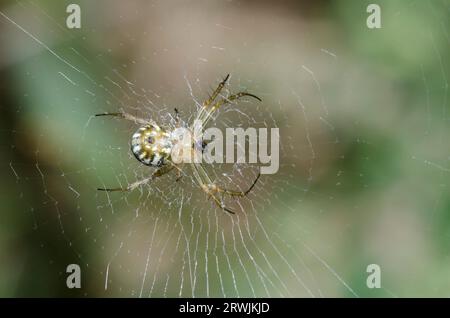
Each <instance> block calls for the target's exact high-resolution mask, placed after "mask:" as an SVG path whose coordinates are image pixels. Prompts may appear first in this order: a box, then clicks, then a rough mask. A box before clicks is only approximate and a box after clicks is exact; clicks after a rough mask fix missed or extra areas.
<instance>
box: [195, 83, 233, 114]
mask: <svg viewBox="0 0 450 318" xmlns="http://www.w3.org/2000/svg"><path fill="white" fill-rule="evenodd" d="M228 78H230V74H227V76H225V78H224V79H223V80H222V82H220V83H219V85H218V86H217V88H216V89H215V90H214V92H213V93H212V95H211V96H210V97H209V98H208V99H207V100H205V101H204V102H203V104H202V109H201V110H200V111H199V113H198V115H197V119H199V118H200V117H202V116H204V115H203V114H204V113H205V109H206V108H208V106H209V105H211V103H212V102H213V101H214V100H215V99H216V98H217V96H218V95H219V94H220V92H221V91H222V89H223V88H224V86H225V84H226V83H227V81H228Z"/></svg>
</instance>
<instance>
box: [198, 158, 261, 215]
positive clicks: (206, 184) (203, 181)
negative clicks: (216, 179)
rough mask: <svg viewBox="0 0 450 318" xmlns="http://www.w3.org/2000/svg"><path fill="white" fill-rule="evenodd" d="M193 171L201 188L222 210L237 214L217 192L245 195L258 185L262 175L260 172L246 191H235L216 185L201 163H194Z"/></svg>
mask: <svg viewBox="0 0 450 318" xmlns="http://www.w3.org/2000/svg"><path fill="white" fill-rule="evenodd" d="M193 172H194V177H195V178H196V180H197V182H198V183H199V185H200V187H201V189H202V190H203V191H204V192H205V193H206V194H207V195H208V196H209V197H210V198H211V199H213V201H214V203H215V204H216V205H217V206H218V207H219V208H221V209H222V210H224V211H226V212H228V213H231V214H236V213H235V212H234V211H232V210H230V209H229V208H227V207H226V206H225V204H224V203H223V202H222V201H221V200H219V199H218V198H217V196H216V193H220V194H228V195H230V196H239V197H245V196H246V195H247V194H248V193H249V192H250V191H251V190H252V189H253V188H254V187H255V185H256V182H258V179H259V177H260V174H259V173H258V176H257V177H256V179H255V181H253V183H252V185H251V186H250V187H249V188H248V189H247V190H246V191H234V190H227V189H223V188H221V187H218V186H217V185H215V184H214V183H213V182H212V181H211V179H210V178H209V176H208V174H207V173H206V171H205V169H204V168H203V167H202V166H201V164H193Z"/></svg>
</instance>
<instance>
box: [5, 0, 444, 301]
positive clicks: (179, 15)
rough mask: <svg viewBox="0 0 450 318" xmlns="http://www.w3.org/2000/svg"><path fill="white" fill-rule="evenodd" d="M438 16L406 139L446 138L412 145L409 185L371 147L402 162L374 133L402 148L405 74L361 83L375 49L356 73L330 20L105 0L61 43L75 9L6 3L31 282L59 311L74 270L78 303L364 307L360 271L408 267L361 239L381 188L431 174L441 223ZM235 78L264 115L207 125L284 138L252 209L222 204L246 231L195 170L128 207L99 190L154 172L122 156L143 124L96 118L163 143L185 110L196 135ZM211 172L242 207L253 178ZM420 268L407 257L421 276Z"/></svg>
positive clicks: (11, 153) (394, 289) (232, 114)
mask: <svg viewBox="0 0 450 318" xmlns="http://www.w3.org/2000/svg"><path fill="white" fill-rule="evenodd" d="M442 3H445V2H442ZM440 4H441V3H439V4H436V2H429V4H427V5H425V7H426V11H425V12H426V14H424V16H425V18H423V23H425V24H426V25H427V26H428V27H429V32H428V31H424V32H423V34H420V41H422V43H426V45H427V46H428V47H429V48H430V49H429V51H430V52H429V55H430V57H429V58H427V59H423V60H419V62H417V61H415V60H413V61H412V62H411V64H410V65H414V66H415V67H417V65H418V64H421V66H422V67H419V69H418V70H416V71H415V72H413V74H414V76H417V77H418V78H419V82H420V83H421V87H420V88H418V89H420V90H423V92H424V93H423V94H422V95H421V96H422V97H424V99H423V100H422V101H418V102H417V103H416V104H414V106H416V105H419V106H416V107H417V108H415V109H414V111H413V110H411V111H410V112H408V115H407V116H408V119H407V120H406V119H405V129H407V128H408V127H411V126H412V127H414V125H413V124H414V123H416V124H417V126H415V127H414V128H413V130H408V132H409V133H412V134H414V135H415V136H417V137H418V138H421V139H423V142H424V143H426V141H427V140H430V139H431V138H435V137H436V136H438V138H437V139H435V141H434V143H435V145H436V146H437V147H433V149H430V148H426V147H425V148H423V149H422V148H418V147H415V146H413V145H412V144H408V142H411V140H412V139H408V142H406V143H404V144H403V145H404V147H406V148H407V150H405V152H404V153H402V155H405V158H403V159H404V160H406V161H407V162H408V165H406V167H405V168H404V169H403V170H402V169H400V167H399V166H398V165H397V164H395V163H391V162H390V161H389V160H387V161H389V162H388V164H387V165H386V166H387V170H384V169H385V168H384V166H383V167H381V166H379V165H378V162H379V160H382V159H383V158H384V157H383V156H384V153H383V152H382V151H378V150H379V147H387V148H388V149H391V148H390V147H395V144H396V142H395V141H391V139H389V140H385V139H383V138H384V137H380V136H381V135H380V134H378V133H376V134H373V135H371V134H367V130H371V129H375V127H376V129H380V131H381V130H383V129H386V130H389V129H391V130H390V132H391V133H392V134H394V135H395V136H397V137H395V138H392V139H394V140H395V139H396V138H398V139H400V138H401V137H402V134H403V132H401V131H398V130H395V129H394V128H393V127H388V126H391V124H392V123H394V122H395V121H396V120H398V118H401V117H399V116H401V114H402V113H401V111H402V109H401V107H396V106H395V105H396V101H398V102H399V104H401V105H404V103H405V102H404V101H405V100H407V98H405V97H404V96H402V95H401V93H396V92H395V91H394V89H393V88H392V86H390V85H392V83H395V81H396V79H395V77H394V76H392V77H389V79H390V82H388V83H386V82H383V81H382V80H381V79H380V78H382V76H380V75H378V74H377V73H376V72H375V73H371V71H372V70H371V69H365V66H364V62H362V60H364V59H365V58H368V57H370V54H366V55H364V54H365V53H364V52H367V51H364V49H365V48H364V47H362V48H359V50H360V51H358V49H355V50H356V53H353V54H355V55H358V54H359V55H358V57H357V59H358V61H359V62H358V63H356V64H355V63H354V62H353V60H352V54H351V53H350V54H349V53H348V52H347V50H346V49H345V44H342V43H339V41H337V40H336V39H332V38H327V37H326V35H328V37H330V26H329V25H327V24H326V23H325V22H323V23H322V22H318V21H321V20H308V19H306V20H305V19H301V18H298V16H297V14H296V13H294V12H285V11H284V10H286V9H283V10H281V11H280V12H278V11H276V12H272V9H271V7H270V5H269V4H264V5H261V7H260V11H257V12H255V13H254V14H253V13H252V12H253V11H254V7H253V6H254V5H255V4H252V3H234V2H230V3H221V2H211V3H209V2H208V3H207V4H206V3H203V4H202V5H200V4H199V3H196V4H191V5H188V4H187V3H185V2H176V1H175V2H167V3H164V4H163V3H160V2H150V3H147V2H145V3H144V2H139V1H136V2H132V1H127V4H126V5H125V4H124V3H123V1H122V2H121V1H108V2H107V3H106V2H104V1H98V2H96V4H93V3H91V2H90V3H87V2H86V3H85V2H82V3H81V9H82V19H83V20H82V21H83V26H82V29H81V30H68V29H67V28H66V26H65V18H66V14H65V6H66V5H67V4H64V3H61V4H58V5H54V4H52V5H47V4H45V3H44V2H41V1H20V2H18V1H17V2H11V4H10V5H9V6H4V7H3V8H2V9H1V13H0V25H2V29H3V30H4V31H2V32H1V38H2V40H1V41H2V43H3V44H2V46H3V48H2V51H4V54H3V56H5V58H4V62H3V63H2V64H3V65H2V68H4V69H6V70H7V74H10V79H11V82H8V83H7V86H6V91H7V92H6V93H7V94H8V95H9V96H12V97H11V99H13V100H14V101H11V102H8V104H7V105H8V106H9V107H8V108H7V109H5V114H7V118H11V122H9V123H8V124H6V125H5V127H2V130H1V133H2V135H3V136H2V143H3V146H4V149H7V150H6V151H5V152H4V154H3V155H2V157H1V159H0V160H1V163H2V166H3V167H4V169H3V170H4V172H3V176H4V178H5V180H7V183H6V184H7V187H8V188H10V189H8V191H6V192H5V193H8V194H10V196H11V198H10V199H8V202H9V201H11V202H12V205H13V206H14V207H15V208H16V209H17V211H19V212H18V213H21V215H24V218H25V219H26V220H27V221H26V222H25V224H27V226H29V227H30V228H33V232H32V234H30V235H31V237H32V239H31V241H33V242H32V243H28V244H30V246H31V247H30V249H31V250H34V249H36V250H37V251H38V252H33V255H39V256H37V257H38V259H37V260H34V261H33V260H30V261H29V263H30V264H32V265H28V266H34V265H33V264H37V265H39V264H41V265H40V266H42V267H45V268H48V269H45V270H43V269H40V270H39V272H42V273H46V275H47V276H45V277H47V279H48V280H49V281H53V282H55V284H56V285H57V286H62V287H58V290H59V293H64V294H68V295H71V293H73V292H76V291H70V290H67V289H66V288H65V285H64V284H65V277H66V274H65V266H66V265H68V264H71V263H76V264H79V265H80V266H81V270H82V275H83V276H82V277H83V287H82V289H81V291H80V293H81V294H82V295H86V296H96V295H97V296H134V297H213V296H217V297H261V296H262V297H265V296H271V297H294V296H295V297H299V296H300V297H303V296H306V297H323V296H352V297H354V296H360V295H372V294H371V291H370V290H368V289H367V288H366V285H365V278H366V273H365V268H366V266H367V264H370V263H372V262H375V263H381V265H382V266H384V267H385V268H386V271H387V276H388V277H389V276H394V275H395V273H397V272H398V267H396V266H400V265H395V264H397V263H395V262H393V263H391V262H390V261H389V260H387V259H386V258H385V257H384V256H383V255H385V254H384V253H383V252H382V251H380V250H379V249H380V247H379V245H378V244H377V242H379V240H381V238H382V237H383V235H382V234H381V233H378V232H377V231H381V230H380V229H379V228H380V227H381V228H383V229H386V227H383V224H381V225H378V226H374V227H369V226H367V227H366V228H365V227H364V226H365V221H364V220H362V218H364V217H367V218H368V220H371V221H373V222H375V220H377V219H376V217H375V216H374V215H375V214H376V211H375V210H374V209H373V208H372V204H374V202H381V201H382V200H389V196H388V195H387V194H386V193H384V192H383V193H382V194H380V193H378V192H377V191H381V190H380V187H381V186H382V185H383V184H388V185H389V187H390V189H395V187H396V186H400V187H402V183H401V182H394V181H392V180H390V179H389V178H391V177H392V174H394V175H395V174H396V173H397V175H396V176H397V177H398V178H399V179H401V180H404V178H405V177H404V175H405V174H407V173H408V171H410V170H408V169H413V170H414V169H415V168H418V169H419V170H421V171H422V172H423V173H424V174H426V176H419V175H418V174H413V176H416V177H417V178H419V180H420V178H422V177H423V178H426V179H425V180H426V181H422V183H421V184H422V185H425V184H427V185H428V186H429V187H431V190H430V191H431V194H429V195H424V196H425V197H423V199H424V201H425V202H428V200H429V202H430V203H429V205H430V206H434V210H433V211H434V216H435V218H439V215H440V214H439V211H440V209H441V208H440V207H441V206H442V204H445V203H443V201H444V198H445V197H446V196H445V194H446V193H448V187H447V185H448V182H447V179H448V178H447V177H448V172H449V169H448V168H447V166H448V158H449V157H448V156H449V153H448V149H446V150H444V149H443V148H445V147H443V146H444V145H445V132H447V133H448V113H447V107H448V77H447V76H448V72H447V69H448V66H447V65H446V61H445V55H444V54H446V53H447V54H448V43H449V36H448V32H447V30H448V19H445V16H443V15H442V14H441V13H440V11H439V10H438V9H437V6H438V5H440ZM417 6H418V5H417V4H416V2H411V4H409V6H407V7H405V8H404V10H405V11H406V12H410V11H412V12H414V13H415V14H418V13H417V12H421V11H420V10H419V9H420V8H417ZM444 6H445V5H444ZM105 8H108V9H107V10H106V9H105ZM302 8H303V7H302ZM361 8H362V9H361ZM361 8H360V7H358V10H360V9H361V10H360V11H361V12H359V11H358V13H357V14H356V16H357V17H358V18H359V19H360V21H359V22H358V23H360V28H361V30H362V31H361V32H367V29H366V28H365V25H364V17H365V16H366V13H365V11H364V6H361ZM386 8H387V9H386V10H387V14H386V16H389V17H400V18H399V20H397V25H395V26H392V27H397V28H401V27H402V23H405V24H408V25H409V23H410V22H411V21H410V20H408V19H413V18H410V17H409V16H408V18H404V20H402V19H401V18H402V17H403V16H404V15H406V13H403V12H405V11H402V9H399V8H402V7H401V6H397V7H395V6H393V7H392V8H391V7H386ZM445 8H446V9H447V13H448V5H447V6H446V7H445ZM355 10H356V9H355ZM337 11H338V12H340V11H339V10H337ZM207 12H209V14H208V13H207ZM250 14H251V18H249V16H250ZM428 17H431V19H432V20H433V21H434V22H433V24H431V22H430V21H431V20H430V19H428ZM447 18H448V16H447ZM336 19H337V20H336V21H337V22H335V23H341V24H342V25H343V29H345V28H346V27H350V23H348V22H347V24H346V22H342V21H340V20H339V19H345V14H344V13H342V14H341V15H338V17H337V18H336ZM386 19H387V18H386ZM387 20H388V19H387ZM388 21H389V20H388ZM355 23H356V22H355ZM427 23H430V24H427ZM386 28H388V26H386ZM292 30H302V32H301V34H298V33H297V32H292ZM379 32H387V31H379ZM322 36H323V37H322ZM340 36H341V35H340ZM368 36H369V37H373V39H375V40H376V39H377V35H376V34H369V35H368ZM317 39H321V40H317ZM442 43H443V44H442ZM354 45H355V46H356V47H357V46H358V44H354ZM440 45H446V46H447V47H440ZM339 52H343V53H342V55H341V54H340V53H339ZM445 52H446V53H445ZM380 54H381V53H380ZM376 56H377V55H376V53H375V57H374V58H376ZM411 58H412V59H413V58H414V57H411ZM374 63H375V62H374ZM417 63H418V64H417ZM426 63H430V64H432V65H434V67H435V68H436V70H437V71H436V72H435V70H434V68H433V67H431V68H430V67H428V66H429V65H427V64H426ZM406 71H407V70H405V69H400V70H398V73H401V72H406ZM228 73H230V74H231V78H230V84H229V85H228V86H227V87H226V91H228V92H237V91H242V90H248V91H249V92H252V93H254V94H255V95H257V96H260V97H261V98H262V99H263V102H262V103H258V102H255V101H250V100H244V99H243V100H241V101H240V102H239V103H237V104H233V105H229V106H226V107H224V108H222V109H221V110H220V111H219V112H218V114H217V116H216V117H215V118H214V120H213V121H212V122H211V123H210V124H209V125H210V126H215V127H218V128H220V129H221V130H222V131H224V130H225V128H226V127H243V128H246V127H256V128H259V127H267V128H272V127H278V128H280V137H281V140H280V143H281V145H280V170H279V172H278V173H277V174H275V175H265V176H263V177H261V179H260V181H259V182H258V183H257V185H256V187H255V189H254V190H253V191H252V192H251V193H250V194H249V196H248V197H247V198H243V199H239V200H234V199H233V200H231V199H230V200H227V204H230V206H231V207H233V209H234V210H236V211H237V214H236V215H229V214H227V213H225V212H224V211H221V210H220V209H217V208H216V207H215V205H214V204H213V202H211V201H210V200H208V198H207V197H206V195H205V194H204V193H203V192H202V191H201V189H200V188H199V187H198V186H197V185H196V184H195V182H194V180H193V179H192V175H191V171H190V168H189V167H188V166H186V167H184V169H183V173H184V174H183V177H182V179H181V180H180V181H175V179H176V176H175V174H172V173H171V174H168V175H165V176H164V177H161V178H159V179H157V180H155V181H154V182H151V183H149V184H147V185H145V186H143V187H140V188H138V189H136V190H134V191H132V192H127V193H104V192H98V191H96V189H97V188H98V187H104V186H106V187H115V186H126V185H127V184H129V183H132V182H134V181H136V180H141V179H143V178H145V177H147V176H149V174H150V173H151V172H152V170H151V168H149V167H146V166H143V165H141V164H140V163H139V162H138V161H137V160H136V159H135V158H134V157H133V155H132V154H131V152H130V150H129V140H130V136H131V135H132V134H133V132H134V131H135V130H136V129H137V128H138V126H137V125H135V124H133V123H131V122H127V121H123V120H119V119H112V118H95V117H94V116H93V115H94V114H96V113H102V112H117V111H125V112H128V113H131V114H133V115H136V116H139V117H143V118H152V119H153V120H155V121H156V122H158V123H162V124H165V125H169V126H170V125H173V123H174V112H173V108H174V107H177V108H178V109H179V110H180V116H181V118H182V120H183V121H184V122H186V123H188V124H189V123H191V121H192V120H193V118H194V116H195V114H196V112H197V110H198V107H199V106H198V105H199V104H201V102H202V101H203V100H204V99H206V98H207V96H208V95H209V94H210V92H211V91H212V90H213V89H214V88H215V87H216V85H217V83H218V82H219V81H220V80H221V79H222V78H223V76H225V75H226V74H228ZM398 73H396V74H398ZM373 87H376V88H377V92H378V94H376V93H373V92H372V89H373ZM223 94H226V92H224V93H223ZM393 105H394V106H393ZM424 105H425V106H424ZM418 107H424V108H422V109H419V108H418ZM423 113H424V114H426V116H424V117H417V116H420V114H423ZM393 118H395V120H394V119H393ZM380 127H383V128H380ZM417 127H421V128H417ZM445 127H447V128H445ZM377 131H378V130H377ZM383 136H384V135H383ZM439 136H440V137H439ZM386 144H388V145H387V146H386ZM437 148H440V149H441V150H440V151H435V149H437ZM383 149H384V148H383ZM378 156H381V158H380V157H378ZM380 167H381V168H380ZM396 169H400V170H402V171H400V172H398V170H396ZM208 173H209V174H210V176H211V178H212V179H213V180H215V181H216V182H217V183H218V184H220V185H222V186H224V187H226V188H231V189H237V190H239V189H245V188H246V187H248V186H249V183H250V182H251V180H253V179H254V178H255V176H256V173H257V166H253V165H248V164H234V165H225V164H223V165H213V166H208ZM428 174H430V176H428ZM435 174H437V176H436V175H435ZM413 176H411V178H413ZM387 180H388V181H387ZM399 184H400V185H399ZM403 186H404V185H403ZM408 186H409V183H408ZM406 188H407V189H408V187H406ZM404 191H406V192H407V191H408V190H404ZM416 191H418V192H420V191H419V190H416ZM387 192H388V191H387ZM400 193H401V194H403V193H404V192H403V191H400ZM367 196H369V197H370V196H372V198H373V197H375V198H377V199H375V200H373V199H368V198H367ZM408 202H409V203H410V204H414V202H415V201H414V200H409V201H408ZM380 204H381V203H380ZM385 204H387V203H385ZM381 209H383V208H381ZM386 209H387V208H386V206H384V213H388V212H386V211H389V210H386ZM417 214H419V215H420V212H417ZM396 215H397V214H396ZM389 219H390V216H385V218H381V220H389ZM399 220H403V219H402V218H401V217H399V219H397V222H398V221H399ZM414 220H415V218H414ZM380 222H381V221H380ZM427 222H429V223H427V224H431V226H433V224H434V221H433V219H431V221H430V220H429V219H427ZM364 231H368V232H369V235H368V237H369V238H365V236H364V235H363V234H361V233H360V232H364ZM386 231H387V232H388V233H394V232H395V229H392V228H389V227H388V228H387V230H386ZM370 233H371V234H370ZM438 233H441V232H438ZM439 235H442V234H438V236H439ZM361 236H362V237H364V239H361V243H360V244H357V243H356V245H355V246H356V249H355V248H354V247H353V248H349V245H348V241H349V240H358V238H361ZM388 237H389V234H388ZM392 237H393V236H391V238H392ZM403 237H406V238H407V237H409V236H407V235H406V236H403ZM371 244H373V246H372V245H371ZM394 245H395V244H394ZM371 246H372V247H371ZM396 247H397V248H402V247H403V245H402V244H399V245H396ZM415 252H417V251H416V250H412V251H411V252H410V253H409V254H408V255H410V258H409V259H412V260H415V257H414V256H413V255H415ZM439 255H443V253H441V254H439ZM352 258H355V259H356V260H352ZM425 258H426V257H425ZM425 263H426V262H423V263H422V264H425ZM393 264H394V265H393ZM28 272H29V271H28ZM355 273H356V274H355ZM30 275H31V274H30ZM423 279H424V280H425V278H423ZM31 280H33V279H31ZM397 283H398V282H397V281H396V280H395V279H393V281H391V283H390V284H389V282H388V281H387V282H386V285H387V287H383V292H384V293H386V294H388V295H398V294H400V295H402V294H403V293H405V294H406V295H410V294H411V293H414V291H412V290H411V289H408V286H407V284H406V285H402V284H401V283H398V284H399V285H396V284H397ZM386 285H384V286H386ZM398 286H400V287H398ZM21 293H23V294H27V291H22V292H21ZM47 293H48V294H52V293H56V291H55V290H52V289H50V291H47ZM38 294H39V292H38ZM44 294H45V291H44Z"/></svg>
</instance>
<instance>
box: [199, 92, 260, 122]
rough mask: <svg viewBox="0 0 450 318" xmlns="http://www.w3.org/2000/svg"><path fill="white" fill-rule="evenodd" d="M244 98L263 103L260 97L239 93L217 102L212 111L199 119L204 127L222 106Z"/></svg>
mask: <svg viewBox="0 0 450 318" xmlns="http://www.w3.org/2000/svg"><path fill="white" fill-rule="evenodd" d="M244 96H249V97H253V98H255V99H257V100H259V101H260V102H261V101H262V100H261V98H259V97H258V96H256V95H253V94H250V93H246V92H239V93H237V94H233V95H230V96H228V97H226V98H222V99H221V100H219V101H218V102H216V103H215V104H214V105H213V106H212V107H211V109H210V110H209V111H208V112H206V113H204V115H203V114H202V117H199V119H200V120H201V121H202V123H203V125H206V123H207V122H208V121H209V119H210V118H211V115H212V114H213V113H214V112H215V111H216V110H218V109H219V108H220V107H221V106H223V105H226V104H229V103H231V102H233V101H235V100H238V99H239V98H241V97H244Z"/></svg>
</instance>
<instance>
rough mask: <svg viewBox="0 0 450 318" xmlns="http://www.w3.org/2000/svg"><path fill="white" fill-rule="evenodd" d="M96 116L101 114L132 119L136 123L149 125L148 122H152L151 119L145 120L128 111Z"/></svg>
mask: <svg viewBox="0 0 450 318" xmlns="http://www.w3.org/2000/svg"><path fill="white" fill-rule="evenodd" d="M95 116H96V117H100V116H111V117H118V118H122V119H126V120H130V121H132V122H134V123H137V124H141V125H147V124H149V123H151V121H149V120H145V119H143V118H139V117H136V116H133V115H131V114H128V113H102V114H95Z"/></svg>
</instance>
